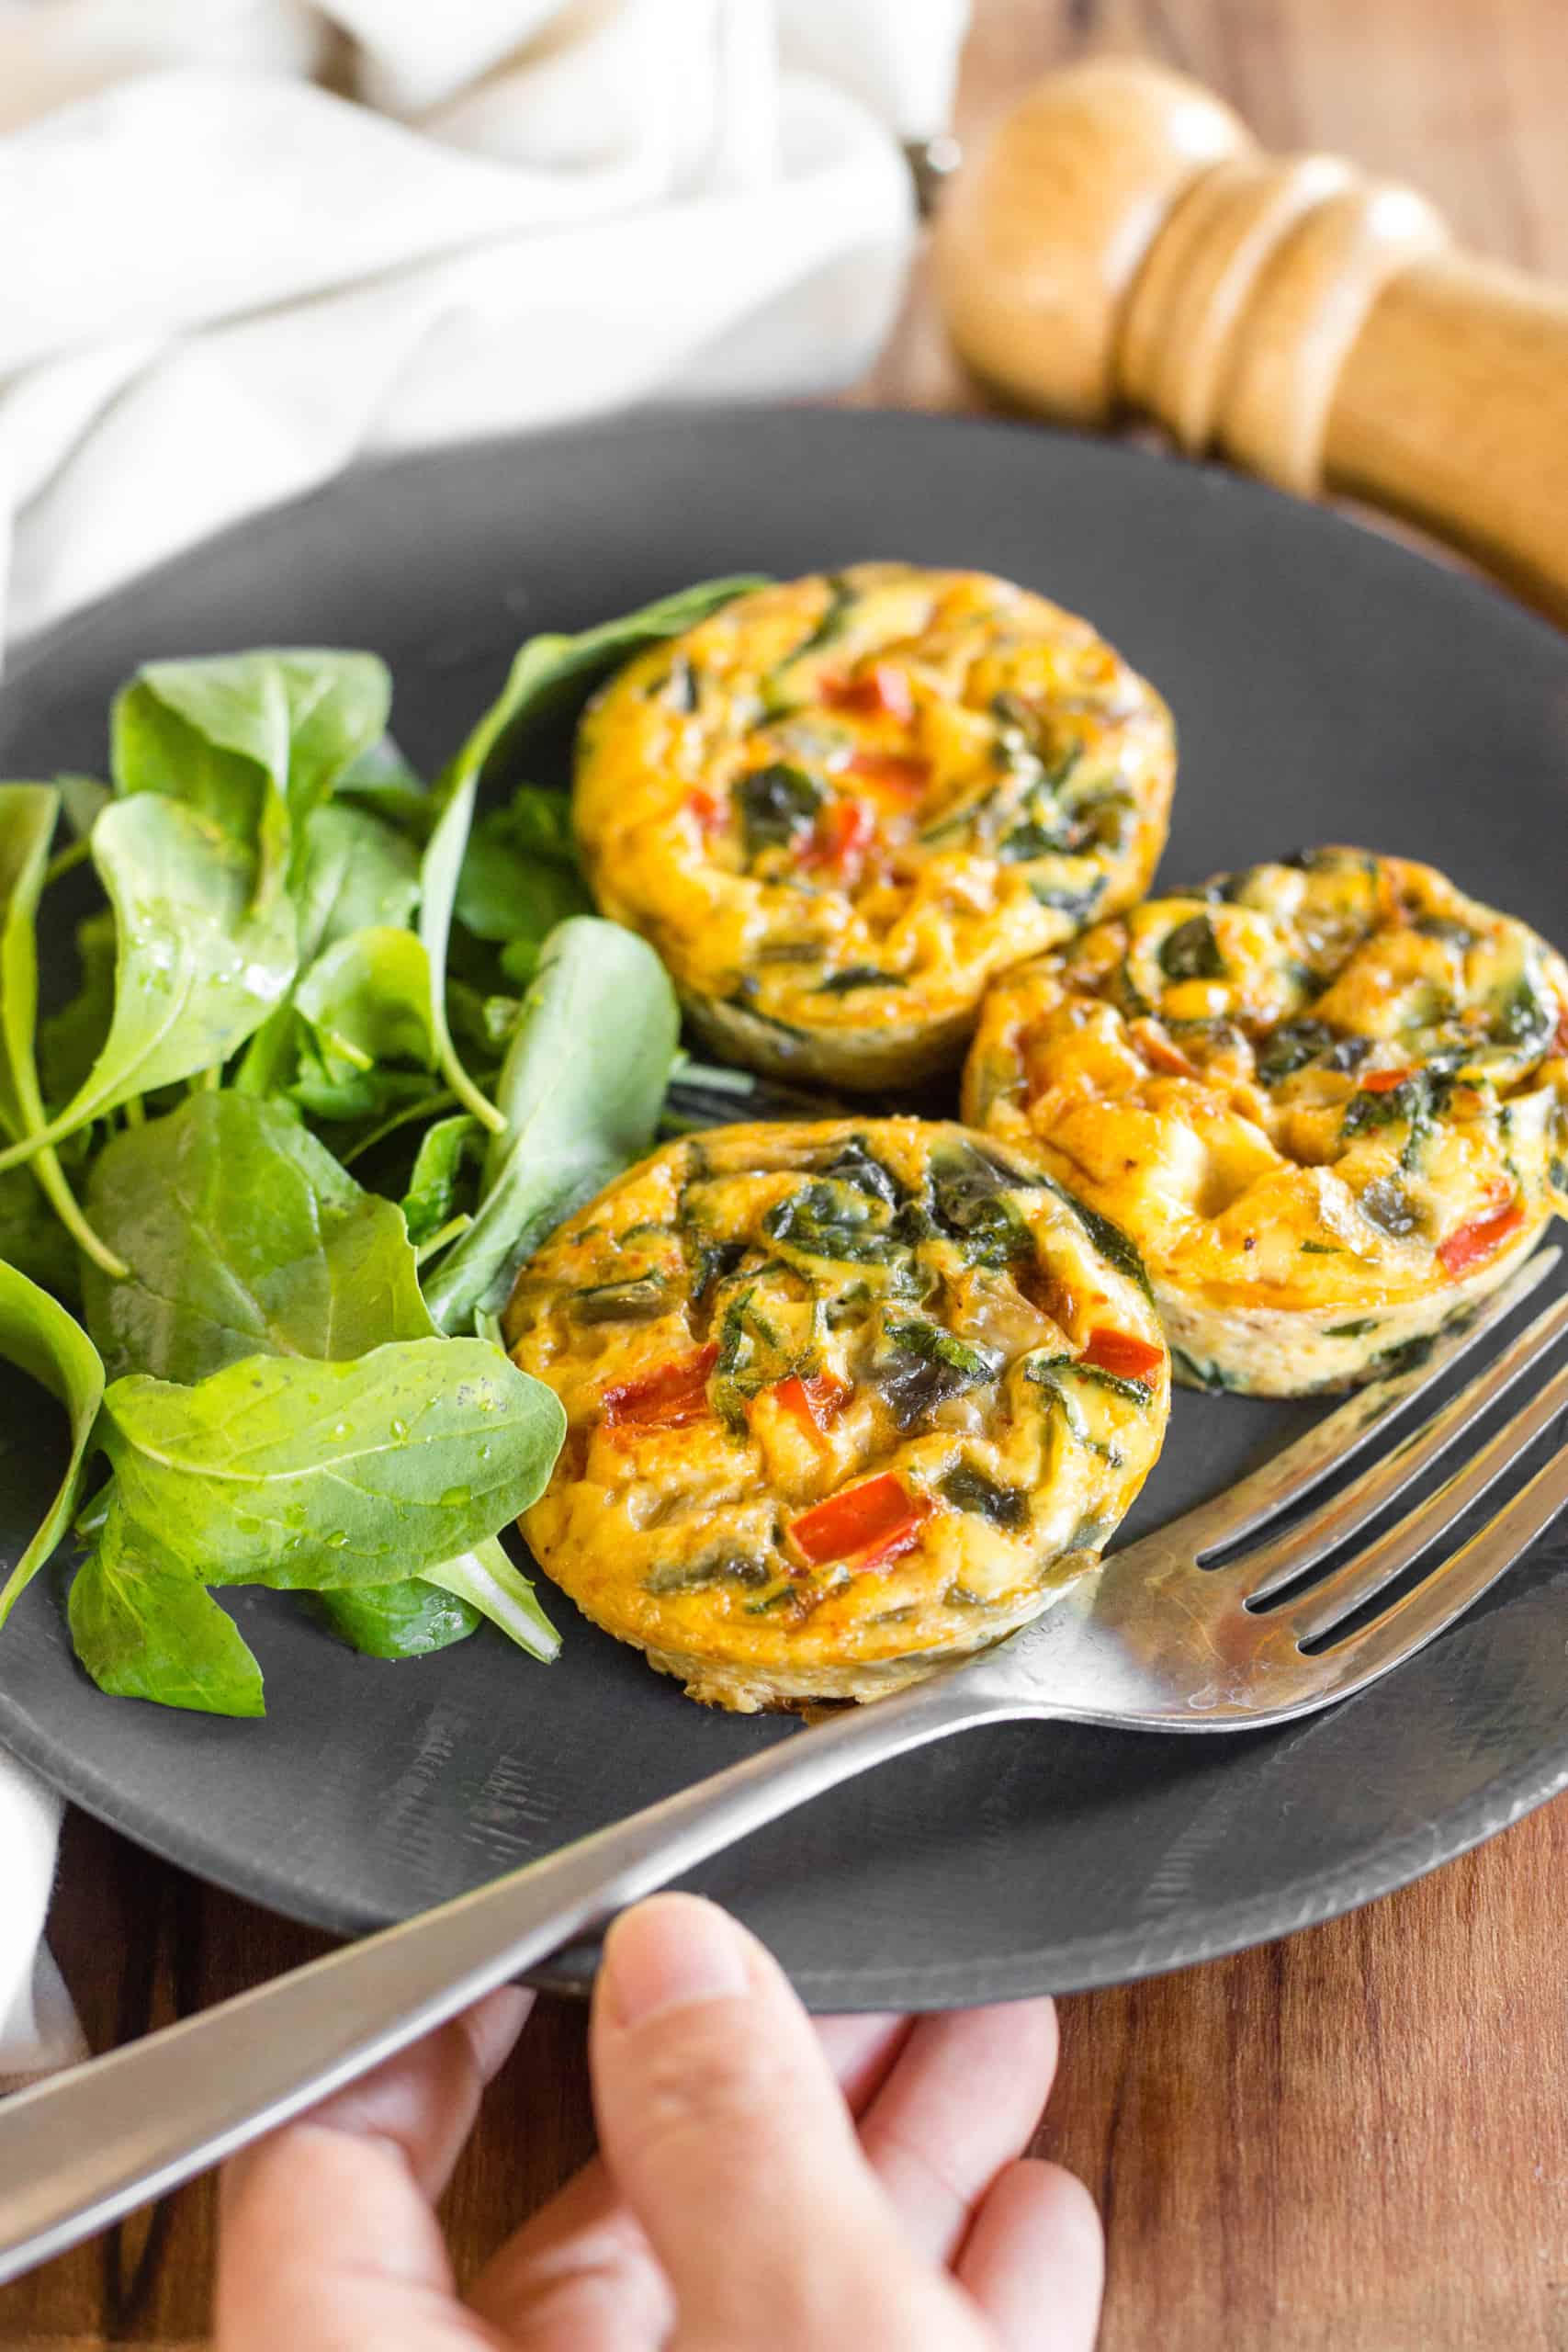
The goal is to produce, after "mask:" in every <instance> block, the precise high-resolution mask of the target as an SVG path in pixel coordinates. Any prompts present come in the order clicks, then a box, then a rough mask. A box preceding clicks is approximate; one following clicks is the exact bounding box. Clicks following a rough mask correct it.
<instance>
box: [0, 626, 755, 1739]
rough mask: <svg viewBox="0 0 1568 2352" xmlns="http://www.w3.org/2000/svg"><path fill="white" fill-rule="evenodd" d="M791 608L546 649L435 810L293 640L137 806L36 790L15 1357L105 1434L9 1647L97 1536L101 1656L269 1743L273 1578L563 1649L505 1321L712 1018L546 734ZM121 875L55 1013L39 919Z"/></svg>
mask: <svg viewBox="0 0 1568 2352" xmlns="http://www.w3.org/2000/svg"><path fill="white" fill-rule="evenodd" d="M755 584H756V583H755V582H752V581H750V580H726V581H716V582H709V583H705V584H704V585H701V586H699V587H695V588H691V589H687V590H684V591H682V593H681V594H676V595H673V596H670V597H667V598H665V599H663V600H662V601H660V603H658V604H655V605H649V606H648V607H647V608H646V609H645V610H643V611H641V612H638V613H634V614H632V615H630V616H627V617H626V619H624V620H617V621H612V622H609V623H606V624H605V625H604V627H602V628H594V629H591V630H588V631H587V632H586V633H584V634H582V635H581V636H577V637H564V636H545V637H536V638H533V639H530V640H529V641H528V642H527V643H526V644H525V646H524V647H523V648H522V650H521V651H520V652H519V653H518V655H517V657H516V659H515V661H514V662H513V665H512V669H511V672H510V674H509V675H508V677H507V680H506V684H505V686H504V687H503V689H502V694H501V695H500V698H499V699H498V700H497V702H496V703H495V704H494V706H493V707H491V709H490V710H488V711H486V712H485V714H484V715H483V717H482V718H480V719H479V722H478V724H477V725H476V726H475V727H474V729H473V730H472V732H471V733H470V734H469V736H468V740H467V741H465V742H464V743H463V744H462V745H461V747H460V748H459V749H458V750H457V752H456V753H455V755H454V756H453V758H452V759H451V760H450V762H449V763H448V764H447V765H446V768H445V769H444V770H443V772H442V773H441V775H439V776H437V777H436V778H435V779H434V782H433V783H431V784H429V785H427V784H426V783H425V781H424V780H423V779H422V778H421V777H420V776H419V775H416V774H415V773H414V772H413V771H412V768H410V766H409V765H408V763H406V762H405V760H404V759H403V758H402V756H401V754H400V752H399V751H398V750H397V748H396V746H395V743H394V742H393V741H392V739H391V737H390V736H389V733H388V724H389V718H390V715H391V691H392V682H391V679H390V677H389V674H388V672H387V669H386V666H385V664H384V663H382V662H380V661H378V659H377V658H376V657H375V656H374V655H373V654H368V653H352V652H335V651H315V650H303V651H293V650H290V651H283V650H264V651H259V652H251V653H238V654H231V655H223V656H220V657H217V658H214V659H209V660H202V661H190V662H157V663H152V664H150V665H149V666H148V667H147V668H145V669H143V670H142V671H141V672H140V673H138V675H137V676H136V677H135V678H133V679H132V680H131V681H130V684H129V685H127V686H126V687H124V688H123V689H122V691H121V692H120V693H119V695H118V696H117V697H116V700H115V702H114V705H113V707H112V709H111V711H110V713H109V752H108V769H109V781H108V782H107V784H105V783H100V782H98V781H96V780H95V779H92V778H89V777H85V776H64V777H61V778H58V779H57V780H56V781H54V782H53V783H49V784H36V783H17V784H6V785H0V1356H3V1357H4V1358H6V1360H7V1361H9V1362H10V1363H13V1364H14V1365H16V1366H17V1368H18V1369H19V1370H20V1371H21V1372H23V1373H24V1374H28V1376H29V1377H31V1378H32V1379H34V1380H36V1381H38V1382H39V1383H41V1384H42V1385H43V1386H44V1387H46V1388H47V1389H49V1390H50V1391H51V1393H52V1394H53V1395H54V1396H55V1397H57V1398H58V1399H59V1401H60V1403H61V1405H62V1408H64V1411H65V1413H66V1415H67V1417H68V1419H69V1423H70V1430H71V1454H70V1460H69V1463H68V1465H67V1468H66V1472H65V1475H64V1476H63V1478H62V1482H61V1485H60V1487H59V1490H58V1492H57V1493H56V1494H55V1496H54V1498H53V1499H52V1501H51V1505H50V1507H49V1510H48V1511H47V1512H46V1514H45V1516H44V1519H43V1521H42V1523H41V1524H40V1525H39V1527H38V1528H37V1530H36V1531H35V1532H34V1534H33V1536H32V1539H31V1541H30V1542H29V1543H28V1546H27V1548H26V1550H25V1551H24V1552H23V1554H22V1555H21V1557H20V1559H19V1560H18V1561H17V1565H16V1566H15V1567H14V1569H13V1570H12V1571H11V1574H10V1577H9V1578H8V1580H7V1581H6V1583H5V1585H4V1586H3V1587H0V1625H3V1624H4V1623H5V1621H6V1617H7V1616H8V1614H9V1613H10V1611H11V1610H12V1609H13V1608H14V1607H15V1605H16V1602H17V1600H18V1598H19V1597H20V1595H21V1594H22V1592H23V1591H25V1589H27V1587H28V1583H29V1582H30V1581H31V1579H32V1578H33V1577H35V1576H36V1575H37V1574H38V1572H39V1569H40V1568H42V1567H43V1566H44V1565H45V1563H46V1562H47V1561H48V1560H50V1559H51V1557H52V1556H53V1555H54V1554H55V1553H56V1552H57V1551H58V1550H59V1549H60V1547H61V1546H62V1544H65V1543H66V1542H67V1540H68V1539H70V1538H72V1537H74V1539H75V1541H76V1542H77V1543H78V1544H79V1545H80V1547H81V1559H80V1565H79V1566H77V1567H76V1569H75V1572H74V1575H73V1579H72V1582H71V1586H70V1595H69V1619H70V1628H71V1637H72V1641H73V1645H74V1647H75V1651H76V1656H77V1657H78V1658H79V1659H80V1661H81V1663H82V1665H83V1667H84V1668H85V1670H86V1672H87V1673H88V1674H89V1675H91V1677H92V1678H93V1679H94V1680H95V1681H96V1683H97V1684H98V1686H99V1688H100V1689H101V1690H104V1691H109V1692H112V1693H115V1694H117V1695H119V1696H123V1697H130V1698H139V1699H148V1700H153V1701H157V1702H161V1703H163V1704H164V1705H169V1706H179V1707H191V1708H198V1709H201V1710H204V1711H206V1712H208V1713H217V1714H231V1715H258V1714H260V1713H263V1711H264V1699H263V1689H262V1673H261V1668H260V1667H259V1666H258V1664H257V1662H256V1659H255V1657H254V1656H253V1654H252V1652H251V1650H250V1649H249V1647H248V1646H247V1645H246V1643H245V1641H244V1640H243V1637H242V1635H241V1633H240V1631H239V1628H238V1626H237V1625H236V1624H235V1623H234V1620H233V1619H232V1617H231V1616H230V1615H229V1613H228V1612H227V1611H225V1610H224V1609H223V1608H221V1607H220V1604H219V1602H218V1601H217V1600H215V1599H214V1598H213V1593H214V1590H215V1589H219V1590H220V1589H222V1588H224V1587H226V1586H230V1585H265V1586H270V1587H273V1588H275V1589H283V1590H286V1591H288V1592H292V1593H296V1594H299V1595H301V1596H303V1597H304V1598H305V1600H306V1602H307V1605H309V1606H310V1608H312V1609H313V1610H315V1611H318V1612H319V1614H320V1615H321V1617H322V1618H323V1619H324V1620H325V1622H326V1623H327V1625H328V1626H329V1627H330V1628H331V1629H332V1630H333V1632H334V1633H335V1634H338V1635H339V1636H340V1637H341V1638H342V1639H344V1641H346V1642H349V1643H351V1644H352V1645H354V1646H355V1648H357V1649H359V1650H362V1651H364V1652H366V1653H367V1654H368V1655H370V1656H372V1657H383V1658H403V1657H417V1656H420V1655H422V1654H423V1653H425V1652H428V1651H431V1650H434V1649H440V1648H444V1647H446V1645H448V1644H450V1643H452V1642H455V1641H459V1640H461V1639H462V1638H463V1637H464V1636H465V1635H466V1634H470V1633H472V1632H473V1631H474V1630H475V1628H476V1627H477V1626H478V1624H479V1622H480V1621H481V1619H486V1618H488V1619H489V1620H490V1621H491V1623H493V1624H495V1625H497V1626H499V1627H500V1628H501V1630H502V1632H503V1633H504V1634H507V1635H509V1636H510V1638H511V1639H512V1640H513V1641H514V1642H515V1643H517V1644H518V1645H520V1646H521V1647H522V1648H523V1649H525V1650H526V1651H528V1652H529V1653H530V1654H531V1655H532V1656H534V1657H538V1658H548V1657H552V1656H553V1655H554V1654H555V1651H556V1649H557V1648H558V1637H557V1635H556V1634H555V1633H554V1632H553V1630H552V1628H551V1626H550V1624H549V1622H548V1620H547V1618H546V1616H545V1614H544V1612H543V1611H542V1610H541V1608H540V1607H539V1604H538V1601H537V1600H536V1597H535V1594H534V1590H533V1588H532V1586H531V1585H530V1583H529V1581H528V1579H527V1577H525V1575H524V1574H523V1573H522V1570H521V1569H520V1568H519V1567H518V1566H517V1565H516V1563H515V1562H514V1561H513V1558H512V1557H511V1555H509V1554H508V1552H507V1551H506V1550H505V1549H504V1548H503V1546H502V1543H501V1542H500V1540H499V1539H500V1536H501V1533H502V1531H503V1530H504V1529H506V1528H508V1527H509V1526H510V1525H511V1523H512V1522H513V1521H514V1520H515V1519H516V1517H517V1515H518V1513H519V1512H520V1511H522V1510H526V1508H527V1507H528V1505H529V1504H530V1503H532V1502H533V1501H534V1500H535V1499H536V1497H537V1496H538V1495H539V1494H540V1493H541V1491H542V1490H543V1488H544V1486H545V1484H546V1482H547V1479H548V1477H549V1475H550V1471H551V1469H552V1467H553V1466H554V1464H555V1460H556V1456H557V1453H558V1451H559V1448H560V1444H561V1441H562V1438H563V1435H564V1430H565V1424H564V1418H563V1416H562V1413H561V1408H560V1406H559V1404H558V1401H557V1399H556V1397H555V1396H554V1395H553V1393H552V1392H551V1391H550V1390H549V1389H548V1388H547V1387H546V1386H544V1385H543V1384H542V1383H540V1382H538V1381H536V1380H534V1379H531V1378H529V1377H528V1376H527V1375H526V1374H524V1373H521V1372H519V1371H518V1370H517V1369H516V1368H515V1366H514V1365H513V1364H512V1363H510V1362H509V1361H508V1359H507V1357H506V1355H505V1352H504V1351H503V1350H502V1345H501V1340H500V1326H499V1322H498V1320H497V1318H498V1316H499V1313H500V1310H501V1307H502V1305H503V1304H504V1302H505V1299H506V1296H507V1294H508V1291H509V1289H510V1287H511V1283H512V1281H513V1276H514V1274H515V1272H516V1270H517V1267H518V1266H519V1265H520V1264H521V1262H522V1261H523V1260H524V1259H525V1257H526V1256H527V1255H528V1254H529V1252H530V1251H531V1250H534V1249H536V1247H537V1245H538V1243H539V1242H540V1241H541V1240H542V1238H544V1236H545V1235H546V1234H547V1233H548V1232H549V1231H550V1230H551V1228H552V1227H554V1226H555V1225H557V1224H558V1222H559V1221H560V1220H561V1219H562V1218H563V1217H565V1216H569V1215H570V1213H571V1212H572V1210H573V1209H575V1208H577V1207H579V1206H580V1205H581V1203H582V1202H583V1201H585V1200H587V1199H590V1198H591V1197H592V1195H593V1194H594V1193H596V1192H598V1191H600V1190H601V1189H602V1188H603V1187H604V1184H606V1183H607V1182H609V1181H610V1179H611V1178H612V1177H613V1176H615V1174H616V1173H617V1172H618V1171H619V1170H621V1169H622V1168H624V1167H625V1166H626V1165H627V1164H628V1163H629V1162H630V1161H631V1160H633V1159H637V1158H638V1157H639V1156H640V1155H641V1154H642V1153H644V1152H645V1151H647V1150H648V1148H649V1146H650V1144H651V1142H652V1141H653V1138H654V1136H655V1134H656V1132H657V1130H658V1129H659V1126H660V1121H661V1119H668V1118H670V1117H671V1113H670V1111H669V1108H668V1106H667V1091H668V1089H669V1086H670V1081H671V1073H672V1071H673V1070H674V1069H675V1068H676V1066H677V1064H678V1061H679V1059H680V1056H679V1051H678V1040H679V1016H678V1012H677V1008H676V1003H675V998H674V993H673V990H672V989H671V984H670V981H669V979H668V978H667V976H666V974H665V972H664V970H663V967H662V966H661V965H660V962H659V960H658V958H657V956H655V955H654V954H653V952H652V950H651V949H650V948H649V947H648V946H647V945H645V944H644V943H643V942H642V941H641V940H640V939H637V937H635V936H634V935H633V934H632V933H629V932H626V931H624V930H622V929H621V928H620V926H619V925H617V924H615V923H611V922H602V921H600V920H599V919H598V918H597V917H596V916H595V915H594V914H593V913H592V909H591V906H590V903H589V900H588V898H587V894H586V892H585V890H584V888H583V885H582V881H581V876H580V874H579V871H578V867H577V862H576V857H575V854H574V851H573V846H572V836H571V826H570V804H569V802H568V799H567V796H566V795H565V793H564V792H561V791H558V790H555V789H551V788H549V787H548V786H542V785H539V784H536V783H533V782H530V781H518V780H517V778H518V774H519V770H520V768H521V766H522V765H523V763H524V761H525V757H526V752H527V746H528V740H529V730H530V729H531V728H532V727H534V726H535V725H536V723H538V722H539V721H541V720H547V719H559V718H561V717H562V716H565V717H569V718H570V715H571V714H572V712H573V710H574V709H575V708H576V707H580V706H581V702H582V700H583V699H584V698H585V696H586V695H587V694H588V692H589V691H590V690H591V688H592V686H593V685H594V684H597V683H598V682H599V681H600V680H601V679H602V678H604V676H606V675H607V674H608V673H610V672H612V671H613V670H615V668H617V667H618V666H619V665H620V664H621V663H622V662H625V661H626V660H627V659H629V658H630V656H632V655H633V654H635V653H637V651H639V650H641V649H642V648H643V647H644V646H646V645H648V644H649V643H651V642H653V641H654V640H656V639H660V638H664V637H671V636H674V635H677V634H679V633H680V632H681V631H682V630H683V629H686V628H691V627H692V626H693V625H694V623H696V622H697V621H699V620H701V619H702V618H703V617H704V616H705V614H707V613H709V612H711V611H713V610H715V609H716V607H717V606H718V605H721V604H723V603H725V602H726V601H727V600H728V598H730V597H731V596H734V595H737V594H740V593H741V592H742V591H743V590H744V589H746V588H749V587H751V586H753V585H755ZM481 781H482V782H483V783H484V785H485V786H486V787H487V798H488V797H491V795H492V794H495V793H500V794H501V795H502V796H503V797H496V798H494V800H493V805H491V806H489V807H488V809H487V811H486V813H484V814H482V815H478V816H476V808H477V802H478V796H479V787H480V785H481ZM83 865H90V866H91V868H92V871H93V873H94V874H95V875H96V880H97V882H98V884H99V885H101V892H100V895H99V900H98V903H96V905H95V907H94V909H93V910H92V911H91V912H89V913H87V914H86V915H85V917H84V918H83V919H82V920H81V921H80V922H79V923H78V925H77V933H76V939H77V948H78V961H79V967H80V985H79V988H78V989H77V992H76V994H75V995H74V996H73V998H71V1000H70V1001H68V1002H66V1003H64V1004H63V1005H62V1006H60V1007H59V1008H58V1009H57V1010H54V1011H52V1012H48V1013H47V1014H46V1015H45V1016H44V1017H43V1018H41V1019H40V1018H39V976H38V935H39V922H40V915H41V916H42V918H43V920H44V921H45V922H50V921H51V909H50V907H49V896H50V895H51V894H52V893H53V892H54V890H55V888H56V887H57V886H58V885H59V884H60V883H61V882H62V880H63V879H64V877H65V876H68V875H70V874H72V873H73V871H74V869H75V868H77V867H78V866H83ZM70 887H71V888H73V889H76V888H79V887H80V881H79V879H78V882H77V883H76V884H74V885H72V886H70ZM52 920H53V922H55V924H56V926H57V923H58V918H53V919H52ZM729 1082H734V1083H736V1084H738V1085H739V1087H740V1088H742V1089H744V1087H745V1085H746V1083H747V1082H746V1081H745V1080H733V1074H729V1073H726V1074H724V1075H723V1076H722V1077H720V1076H719V1075H718V1074H715V1078H714V1080H713V1083H714V1084H715V1085H716V1086H717V1087H719V1088H721V1089H722V1088H723V1087H724V1086H725V1085H726V1084H727V1083H729ZM701 1115H702V1113H701V1106H700V1099H699V1103H698V1108H697V1111H696V1113H695V1114H694V1115H693V1114H690V1111H689V1115H688V1119H687V1121H686V1122H685V1123H687V1124H690V1123H694V1119H700V1117H701ZM721 1115H722V1114H721ZM678 1123H679V1122H678Z"/></svg>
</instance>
